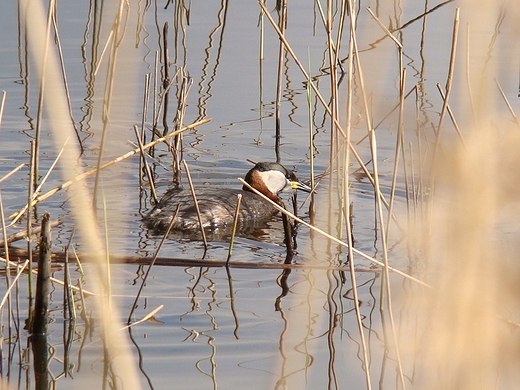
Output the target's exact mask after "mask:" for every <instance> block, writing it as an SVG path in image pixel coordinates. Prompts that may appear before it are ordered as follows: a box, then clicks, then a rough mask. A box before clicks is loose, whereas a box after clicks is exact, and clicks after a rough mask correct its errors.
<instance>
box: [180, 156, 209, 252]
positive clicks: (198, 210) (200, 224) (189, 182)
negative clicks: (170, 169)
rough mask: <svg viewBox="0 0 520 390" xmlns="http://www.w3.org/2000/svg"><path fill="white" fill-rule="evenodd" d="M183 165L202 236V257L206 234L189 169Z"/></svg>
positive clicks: (206, 242)
mask: <svg viewBox="0 0 520 390" xmlns="http://www.w3.org/2000/svg"><path fill="white" fill-rule="evenodd" d="M182 163H183V164H184V169H186V177H187V178H188V184H189V185H190V191H191V195H192V196H193V203H194V204H195V209H196V210H197V218H198V220H199V226H200V232H201V234H202V241H204V256H205V255H206V251H207V250H208V241H207V240H206V232H205V231H204V226H203V225H202V216H201V215H200V209H199V202H198V201H197V195H196V194H195V187H194V186H193V182H192V180H191V175H190V169H189V168H188V163H187V162H186V160H182Z"/></svg>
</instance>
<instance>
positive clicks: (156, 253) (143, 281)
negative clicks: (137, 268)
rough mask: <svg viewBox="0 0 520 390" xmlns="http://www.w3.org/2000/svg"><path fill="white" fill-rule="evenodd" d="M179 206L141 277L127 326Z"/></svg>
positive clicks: (178, 206)
mask: <svg viewBox="0 0 520 390" xmlns="http://www.w3.org/2000/svg"><path fill="white" fill-rule="evenodd" d="M179 208H180V205H177V209H176V210H175V213H174V214H173V217H172V220H171V221H170V224H169V225H168V229H166V231H165V232H164V235H163V238H162V240H161V242H160V243H159V245H158V246H157V250H156V251H155V254H154V255H153V259H152V262H151V263H150V265H149V266H148V269H147V270H146V273H145V274H144V276H143V280H142V281H141V286H139V290H138V291H137V294H136V296H135V299H134V303H133V304H132V308H131V309H130V314H128V320H127V324H130V322H131V319H132V315H133V314H134V311H135V308H136V307H137V301H138V300H139V297H140V296H141V292H142V291H143V288H144V285H145V283H146V280H147V279H148V274H149V273H150V271H151V269H152V267H153V266H154V264H155V261H156V260H157V257H159V252H160V250H161V248H162V246H163V244H164V241H166V237H168V234H170V230H171V229H172V227H173V224H174V222H175V220H176V219H177V214H178V213H179Z"/></svg>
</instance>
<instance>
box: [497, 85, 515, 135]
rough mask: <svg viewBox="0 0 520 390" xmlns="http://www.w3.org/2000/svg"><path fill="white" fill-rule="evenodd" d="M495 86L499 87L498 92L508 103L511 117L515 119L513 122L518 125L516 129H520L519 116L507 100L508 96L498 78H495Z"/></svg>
mask: <svg viewBox="0 0 520 390" xmlns="http://www.w3.org/2000/svg"><path fill="white" fill-rule="evenodd" d="M495 84H496V85H497V87H498V90H499V91H500V94H501V95H502V99H504V102H505V103H506V106H507V109H508V110H509V112H510V113H511V116H512V117H513V120H514V121H515V123H516V127H518V128H519V129H520V122H519V121H518V118H517V116H516V114H515V111H514V110H513V107H511V104H509V100H508V99H507V96H506V94H505V93H504V90H503V89H502V87H501V86H500V83H499V82H498V80H497V78H496V77H495Z"/></svg>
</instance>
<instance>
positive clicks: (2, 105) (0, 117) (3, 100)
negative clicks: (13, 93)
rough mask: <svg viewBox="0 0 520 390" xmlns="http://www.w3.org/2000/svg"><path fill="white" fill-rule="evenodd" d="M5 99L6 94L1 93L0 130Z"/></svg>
mask: <svg viewBox="0 0 520 390" xmlns="http://www.w3.org/2000/svg"><path fill="white" fill-rule="evenodd" d="M6 98H7V92H5V91H2V102H1V103H0V129H1V128H2V118H3V117H4V107H5V99H6Z"/></svg>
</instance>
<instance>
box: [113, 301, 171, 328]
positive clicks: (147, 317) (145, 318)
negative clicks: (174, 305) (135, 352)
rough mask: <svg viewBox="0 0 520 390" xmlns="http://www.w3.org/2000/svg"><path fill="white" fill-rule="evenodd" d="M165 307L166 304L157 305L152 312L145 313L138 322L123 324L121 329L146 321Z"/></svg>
mask: <svg viewBox="0 0 520 390" xmlns="http://www.w3.org/2000/svg"><path fill="white" fill-rule="evenodd" d="M163 307H164V305H159V306H157V307H156V308H155V309H153V310H152V311H151V312H150V313H148V314H147V315H145V316H144V317H143V318H141V319H140V320H139V321H136V322H132V323H131V324H127V325H125V326H123V327H122V328H121V329H120V330H124V329H128V328H130V327H131V326H134V325H139V324H141V323H143V322H146V321H148V320H149V319H150V318H152V317H153V316H154V315H156V314H157V313H158V312H160V311H161V310H162V308H163Z"/></svg>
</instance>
